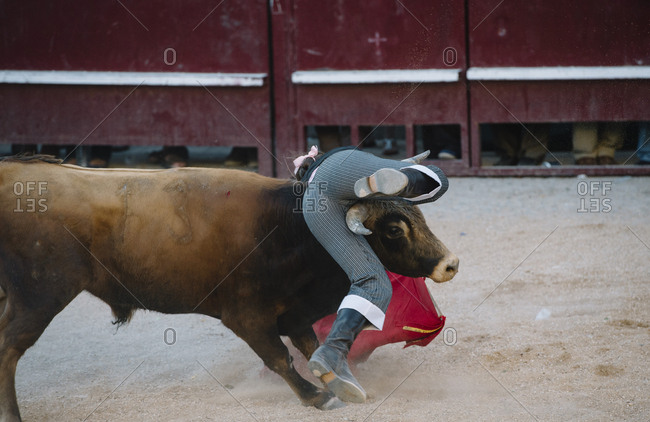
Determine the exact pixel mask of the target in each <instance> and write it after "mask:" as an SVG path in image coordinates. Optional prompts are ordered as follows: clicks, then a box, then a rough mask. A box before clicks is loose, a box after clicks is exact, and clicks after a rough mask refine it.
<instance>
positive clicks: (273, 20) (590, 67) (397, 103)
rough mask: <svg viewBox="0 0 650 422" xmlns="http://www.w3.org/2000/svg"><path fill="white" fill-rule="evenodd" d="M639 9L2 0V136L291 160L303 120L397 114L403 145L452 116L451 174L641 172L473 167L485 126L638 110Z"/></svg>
mask: <svg viewBox="0 0 650 422" xmlns="http://www.w3.org/2000/svg"><path fill="white" fill-rule="evenodd" d="M648 22H650V3H648V2H647V1H645V0H621V1H618V2H610V1H605V0H599V1H587V0H577V1H574V2H566V1H561V0H538V1H537V0H536V1H531V2H526V3H525V4H521V3H517V2H502V1H500V0H489V1H484V0H466V1H461V0H426V1H425V0H402V1H395V0H377V1H374V2H365V3H356V2H313V1H305V0H272V1H270V2H266V1H263V0H245V1H241V2H231V1H225V2H216V3H215V2H209V1H206V0H195V1H192V2H177V3H171V2H163V1H160V0H156V1H152V2H146V3H143V2H136V1H133V0H122V1H121V2H98V3H95V2H93V3H88V2H83V1H81V0H66V1H61V2H56V3H51V2H44V1H42V0H25V1H22V2H9V1H0V33H2V37H1V38H0V104H2V113H1V114H0V142H3V143H59V144H75V145H76V144H79V143H80V142H83V144H85V145H92V144H114V145H163V144H164V145H239V146H250V147H256V148H257V149H258V157H259V163H260V167H259V171H260V172H261V173H263V174H269V175H270V174H273V173H275V174H277V175H278V176H286V175H288V172H289V171H290V166H289V164H288V163H289V162H288V159H289V158H290V157H292V156H294V155H295V154H296V153H298V152H300V151H303V150H304V149H305V147H306V140H305V131H304V128H305V126H315V125H343V126H349V127H350V128H351V142H352V143H353V144H356V143H358V142H360V141H362V139H359V130H358V128H359V126H375V125H378V124H383V125H403V126H405V128H406V141H407V144H406V147H407V153H409V154H410V153H413V152H414V150H415V142H414V127H415V126H416V125H429V124H454V125H458V126H459V127H460V136H461V157H460V159H458V160H452V161H450V162H446V161H445V162H436V163H437V164H439V165H440V166H442V167H443V168H445V170H447V171H448V172H449V173H451V174H460V175H462V174H465V175H472V174H546V175H548V174H574V173H576V172H587V173H589V174H608V173H643V172H646V173H647V171H646V170H645V169H639V168H633V166H625V167H622V166H610V167H600V168H587V169H585V168H583V167H581V168H577V167H574V166H562V167H561V168H553V169H541V168H524V169H522V168H510V169H509V168H488V167H480V164H481V162H480V160H481V142H480V141H481V140H480V136H479V125H481V124H484V123H532V122H571V121H607V120H610V121H611V120H626V121H630V120H638V121H649V120H650V107H649V105H650V104H649V100H648V99H649V98H650V95H649V94H650V70H648V69H650V68H649V67H648V66H650V43H649V42H648V40H649V39H650V29H649V26H648ZM549 67H551V68H557V69H560V70H561V72H560V73H561V75H560V76H559V77H558V75H557V74H555V75H553V74H551V73H552V72H551V73H548V68H549ZM576 67H578V70H580V69H582V70H584V72H586V73H585V74H581V75H579V76H571V74H570V72H569V71H568V70H571V69H573V70H575V68H576ZM522 68H523V71H522ZM531 69H532V70H533V71H540V72H537V73H535V72H533V74H532V76H531V73H527V72H528V71H529V70H531ZM567 69H568V70H567ZM599 69H600V70H599ZM603 69H604V70H603ZM50 70H53V71H57V72H54V73H53V74H50V73H48V72H44V71H50ZM386 70H391V71H395V72H392V73H391V74H390V75H388V76H387V73H385V71H386ZM551 70H552V69H551ZM582 70H580V71H582ZM20 71H37V73H36V74H29V73H24V72H20ZM39 71H40V72H41V73H38V72H39ZM77 71H84V72H87V74H83V75H80V74H78V73H74V72H77ZM357 71H361V72H362V73H361V74H358V73H355V72H357ZM562 72H563V73H562ZM567 72H568V73H567ZM599 72H600V73H599ZM626 72H627V73H626ZM630 72H631V73H630ZM23 73H24V75H25V76H24V78H25V80H19V79H20V77H21V75H23ZM55 74H56V75H61V74H63V75H67V76H68V77H69V80H67V81H64V82H61V81H58V82H56V81H54V82H53V78H54V79H56V77H58V76H56V75H55ZM53 75H54V76H53ZM167 75H169V79H168V80H166V79H165V77H166V76H167ZM355 75H356V77H359V78H361V83H360V82H359V81H358V80H354V77H355ZM359 75H360V76H359ZM567 75H568V76H567ZM585 75H587V76H585ZM626 75H627V76H626ZM122 77H126V80H121V79H120V78H122ZM375 77H378V78H380V79H379V80H378V81H376V82H374V83H368V81H369V80H370V79H371V78H375ZM17 78H18V80H17ZM39 78H45V79H39ZM102 78H108V80H109V82H106V81H103V82H102ZM111 78H112V79H111ZM350 78H352V79H350ZM382 78H383V79H382ZM110 80H113V82H110ZM120 81H121V82H120ZM26 82H27V83H26Z"/></svg>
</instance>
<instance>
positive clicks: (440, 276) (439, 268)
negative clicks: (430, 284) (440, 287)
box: [431, 253, 458, 283]
mask: <svg viewBox="0 0 650 422" xmlns="http://www.w3.org/2000/svg"><path fill="white" fill-rule="evenodd" d="M457 272H458V257H457V256H456V255H454V254H453V253H449V254H447V255H446V256H445V257H444V258H443V259H441V260H440V262H438V265H436V267H435V268H434V269H433V274H431V279H432V280H433V281H435V282H436V283H444V282H445V281H449V280H451V279H452V278H454V276H455V275H456V273H457Z"/></svg>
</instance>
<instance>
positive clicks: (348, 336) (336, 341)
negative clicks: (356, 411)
mask: <svg viewBox="0 0 650 422" xmlns="http://www.w3.org/2000/svg"><path fill="white" fill-rule="evenodd" d="M365 325H366V318H365V317H364V316H363V315H361V314H360V313H359V312H357V311H355V310H354V309H347V308H344V309H341V310H339V312H338V315H337V317H336V320H335V321H334V324H333V325H332V329H331V331H330V333H329V335H328V336H327V339H326V340H325V343H323V344H322V345H321V346H320V347H319V348H318V349H316V351H315V352H314V354H313V355H312V357H311V359H310V360H309V363H308V364H307V367H308V368H309V370H310V371H311V372H312V373H313V374H314V375H315V376H317V377H318V378H320V379H321V381H323V382H324V383H325V384H326V385H327V388H329V390H330V391H331V392H333V393H334V394H335V395H336V397H338V398H339V399H341V400H343V401H345V402H352V403H364V402H365V401H366V397H367V394H366V392H365V390H364V389H363V387H362V386H361V384H359V381H357V379H356V378H355V377H354V375H352V372H350V367H349V366H348V352H349V351H350V347H351V346H352V342H353V341H354V339H355V338H356V337H357V335H358V334H359V332H361V330H362V329H363V327H364V326H365Z"/></svg>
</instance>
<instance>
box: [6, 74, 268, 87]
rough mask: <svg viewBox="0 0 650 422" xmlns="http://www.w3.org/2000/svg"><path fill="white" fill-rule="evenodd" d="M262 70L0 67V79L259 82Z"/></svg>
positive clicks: (110, 82) (172, 83) (209, 83)
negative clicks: (116, 70) (105, 69)
mask: <svg viewBox="0 0 650 422" xmlns="http://www.w3.org/2000/svg"><path fill="white" fill-rule="evenodd" d="M265 77H266V73H187V72H184V73H183V72H99V71H97V72H96V71H82V70H0V83H5V84H45V85H140V84H142V85H147V86H201V85H203V86H263V85H264V78H265Z"/></svg>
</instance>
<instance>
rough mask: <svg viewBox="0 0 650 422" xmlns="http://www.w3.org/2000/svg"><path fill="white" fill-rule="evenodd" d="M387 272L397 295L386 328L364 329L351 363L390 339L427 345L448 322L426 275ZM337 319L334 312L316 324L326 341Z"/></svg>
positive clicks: (387, 318)
mask: <svg viewBox="0 0 650 422" xmlns="http://www.w3.org/2000/svg"><path fill="white" fill-rule="evenodd" d="M386 273H387V274H388V277H389V278H390V281H391V283H392V285H393V296H392V298H391V301H390V304H389V305H388V310H387V311H386V319H385V321H384V329H383V330H381V331H378V330H364V331H362V332H361V334H359V336H358V337H357V339H356V340H355V341H354V343H353V344H352V348H351V349H350V354H349V355H348V360H349V361H350V363H359V362H364V361H366V360H367V359H368V357H369V356H370V354H371V353H372V352H373V351H374V350H375V349H376V348H377V347H379V346H383V345H385V344H389V343H399V342H400V341H406V344H405V345H404V347H408V346H413V345H418V346H423V347H424V346H426V345H427V344H429V343H431V341H432V340H433V339H434V338H436V336H437V335H438V334H439V333H440V331H442V328H443V327H444V325H445V317H444V316H443V315H440V314H438V312H437V311H436V308H435V305H434V304H433V300H432V299H431V296H430V295H429V290H428V289H427V287H426V284H425V282H424V278H423V277H420V278H412V277H405V276H403V275H398V274H395V273H391V272H389V271H387V272H386ZM335 319H336V314H332V315H328V316H326V317H325V318H323V319H321V320H319V321H316V323H315V324H314V326H313V327H314V331H315V332H316V335H317V336H318V340H319V341H320V342H321V343H322V342H323V341H325V338H326V337H327V334H328V333H329V332H330V329H331V328H332V324H333V323H334V320H335ZM405 328H406V329H405ZM409 328H410V329H409ZM417 330H422V331H424V332H417Z"/></svg>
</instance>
